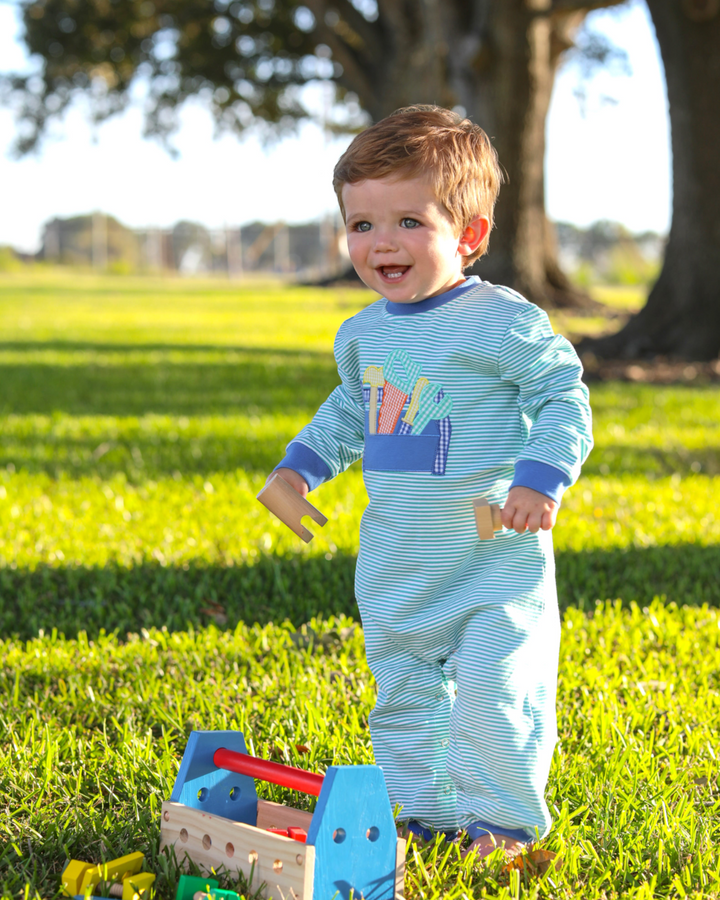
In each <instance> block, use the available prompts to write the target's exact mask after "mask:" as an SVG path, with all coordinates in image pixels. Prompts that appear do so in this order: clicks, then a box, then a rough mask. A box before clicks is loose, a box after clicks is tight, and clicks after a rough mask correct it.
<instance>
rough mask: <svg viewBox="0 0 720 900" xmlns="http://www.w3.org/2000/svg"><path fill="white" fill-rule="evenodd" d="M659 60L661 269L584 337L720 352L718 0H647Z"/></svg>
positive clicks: (652, 352) (664, 349) (669, 350)
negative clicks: (664, 184)
mask: <svg viewBox="0 0 720 900" xmlns="http://www.w3.org/2000/svg"><path fill="white" fill-rule="evenodd" d="M647 2H648V7H649V9H650V13H651V15H652V18H653V22H654V24H655V30H656V33H657V38H658V43H659V44H660V52H661V54H662V58H663V63H664V65H665V78H666V81H667V92H668V101H669V106H670V124H671V128H672V151H673V216H672V225H671V228H670V236H669V239H668V244H667V249H666V253H665V260H664V264H663V268H662V271H661V273H660V277H659V278H658V280H657V282H656V284H655V285H654V287H653V289H652V291H651V292H650V296H649V297H648V301H647V304H646V305H645V307H644V308H643V309H642V310H641V311H640V312H639V313H638V314H637V315H635V316H633V317H632V318H631V319H630V320H629V321H628V323H627V324H626V326H625V327H624V328H623V329H622V330H621V331H619V332H618V333H617V334H615V335H611V336H610V337H606V338H601V339H598V340H592V341H583V343H582V344H581V345H580V348H579V349H580V350H581V352H584V351H587V352H592V353H594V354H595V355H597V356H601V357H604V358H630V357H636V358H641V357H653V356H657V355H667V356H677V357H679V358H682V359H693V360H698V361H700V360H709V359H714V358H715V357H717V356H718V354H719V353H720V156H719V155H718V153H719V151H718V147H720V53H719V52H718V48H720V3H718V2H717V0H647Z"/></svg>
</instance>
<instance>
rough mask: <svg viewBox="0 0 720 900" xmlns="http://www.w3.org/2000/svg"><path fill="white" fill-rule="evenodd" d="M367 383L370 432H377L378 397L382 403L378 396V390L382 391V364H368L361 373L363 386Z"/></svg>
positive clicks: (383, 378) (383, 382)
mask: <svg viewBox="0 0 720 900" xmlns="http://www.w3.org/2000/svg"><path fill="white" fill-rule="evenodd" d="M366 384H369V385H370V390H369V391H368V401H369V403H370V422H369V430H370V434H376V433H377V418H378V413H377V410H378V399H379V400H380V402H381V403H382V397H380V398H378V392H382V390H383V386H384V384H385V376H384V375H383V370H382V366H368V367H367V369H365V374H364V375H363V386H364V385H366Z"/></svg>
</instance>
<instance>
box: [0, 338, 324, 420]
mask: <svg viewBox="0 0 720 900" xmlns="http://www.w3.org/2000/svg"><path fill="white" fill-rule="evenodd" d="M3 350H5V351H12V352H21V353H22V352H26V353H28V354H31V353H33V352H42V353H50V354H52V352H58V353H63V354H72V353H81V354H87V360H86V361H85V360H78V361H73V360H72V358H70V359H67V360H61V361H56V362H47V363H46V362H41V361H37V360H32V359H28V360H26V361H19V362H6V363H3V364H0V380H1V382H2V385H3V396H2V400H0V411H2V410H3V409H4V410H5V411H6V412H13V413H15V414H18V415H28V414H41V415H51V414H52V413H56V412H62V413H67V414H70V415H76V416H84V415H103V416H142V415H145V414H146V413H156V414H161V415H177V416H195V415H212V414H216V415H232V414H237V413H250V414H252V415H261V414H263V413H275V412H278V411H283V410H284V411H287V412H308V413H312V412H314V411H315V409H317V406H318V404H319V403H320V402H321V401H322V400H324V399H325V397H326V396H327V395H328V394H329V393H330V391H331V390H332V389H333V388H334V387H335V385H336V384H337V383H338V380H339V379H338V375H337V370H336V367H335V361H334V359H333V356H332V354H331V353H318V352H315V351H297V350H293V351H289V350H282V349H276V348H258V347H252V348H249V347H217V346H202V345H191V346H187V345H183V344H167V345H138V344H128V345H126V346H125V345H117V344H114V345H109V344H90V343H62V342H56V343H47V344H44V343H27V344H0V352H2V351H3Z"/></svg>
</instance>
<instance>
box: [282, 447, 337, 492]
mask: <svg viewBox="0 0 720 900" xmlns="http://www.w3.org/2000/svg"><path fill="white" fill-rule="evenodd" d="M280 468H285V469H292V470H293V472H297V473H298V475H302V477H303V478H304V479H305V481H307V486H308V488H309V490H311V491H314V490H315V488H316V487H319V486H320V485H321V484H322V483H323V482H324V481H329V480H330V479H331V478H332V472H331V471H330V469H329V468H328V465H327V463H326V462H325V460H324V459H323V458H322V457H321V456H318V455H317V453H316V452H315V451H314V450H311V449H310V448H309V447H306V446H305V444H301V443H300V441H292V442H291V443H290V444H288V445H287V449H286V451H285V458H284V459H283V461H282V462H280V463H278V464H277V465H276V466H275V469H280ZM275 469H273V471H275Z"/></svg>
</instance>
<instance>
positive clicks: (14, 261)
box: [0, 247, 22, 273]
mask: <svg viewBox="0 0 720 900" xmlns="http://www.w3.org/2000/svg"><path fill="white" fill-rule="evenodd" d="M20 269H22V263H21V262H20V260H19V259H18V258H17V256H16V255H15V253H14V252H13V249H12V247H0V272H3V273H4V272H18V271H20Z"/></svg>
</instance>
